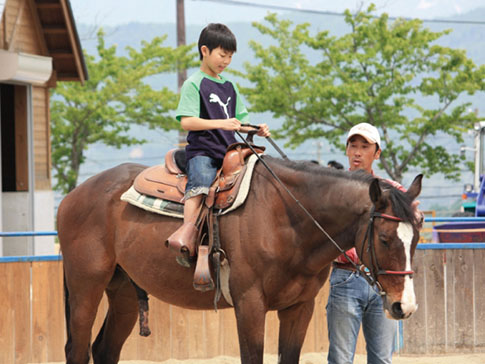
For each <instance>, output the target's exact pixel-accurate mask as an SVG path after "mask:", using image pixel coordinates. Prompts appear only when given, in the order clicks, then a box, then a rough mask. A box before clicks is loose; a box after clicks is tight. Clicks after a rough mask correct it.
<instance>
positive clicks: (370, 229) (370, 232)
mask: <svg viewBox="0 0 485 364" xmlns="http://www.w3.org/2000/svg"><path fill="white" fill-rule="evenodd" d="M242 125H243V126H249V127H252V128H255V129H259V126H257V125H251V124H242ZM235 132H236V134H237V135H238V136H239V137H240V138H241V139H242V140H243V142H244V143H245V144H246V145H247V146H248V148H249V149H250V150H251V152H253V154H255V155H256V157H257V158H258V160H259V161H260V162H261V163H262V164H263V165H264V166H265V168H266V169H267V170H268V172H269V173H270V174H271V175H272V176H273V177H274V179H275V180H276V181H277V182H278V183H279V184H280V185H281V186H282V187H283V188H284V190H285V191H286V192H287V193H288V195H290V197H291V198H292V199H293V200H294V201H295V202H296V204H297V205H298V206H299V207H300V208H301V209H302V210H303V212H304V213H305V214H306V215H307V216H308V217H309V218H310V220H311V221H312V222H313V223H314V225H315V226H316V227H317V228H318V229H319V230H320V231H321V232H322V233H323V234H324V235H325V236H326V237H327V238H328V239H329V240H330V241H331V242H332V244H333V245H334V246H335V248H337V250H338V251H339V252H340V253H341V254H342V255H343V256H344V257H345V258H346V259H347V261H348V262H350V263H351V264H352V265H353V267H354V268H355V269H356V270H357V271H358V272H359V271H361V269H360V267H359V265H357V264H356V263H355V262H354V261H353V260H351V259H350V258H349V256H348V255H347V254H346V253H345V251H344V250H343V249H342V248H341V247H340V245H338V243H337V242H336V241H335V240H334V239H333V238H332V237H331V236H330V235H329V234H328V233H327V231H326V230H325V229H324V228H323V227H322V226H321V225H320V224H319V223H318V221H317V220H316V219H315V218H314V217H313V216H312V214H311V213H310V212H309V211H308V210H307V209H306V208H305V206H303V205H302V203H301V202H300V201H299V200H298V199H297V198H296V197H295V195H293V193H292V192H291V191H290V190H289V189H288V187H286V185H285V184H284V183H283V181H281V179H280V178H279V177H278V176H277V175H276V174H275V173H274V171H273V170H272V169H271V167H270V166H269V165H268V164H267V163H266V162H265V161H264V160H263V158H261V157H260V156H259V154H258V153H257V152H256V151H255V150H254V148H253V146H252V145H251V143H250V142H248V140H246V139H245V138H244V137H243V136H242V135H241V133H240V132H239V131H237V130H236V131H235ZM266 139H268V140H269V141H270V142H271V144H272V145H273V146H276V144H275V143H274V142H273V140H272V139H271V138H270V137H267V138H266ZM276 150H277V151H278V153H280V155H281V156H282V157H283V158H284V159H288V157H287V156H286V155H285V154H284V153H283V152H282V151H281V149H280V148H278V147H277V146H276ZM376 217H379V218H383V219H387V220H393V221H397V222H399V221H402V219H401V218H399V217H396V216H392V215H388V214H383V213H380V212H375V207H374V206H373V207H372V211H371V217H370V220H369V225H368V226H367V231H366V234H365V236H364V241H363V242H362V250H363V249H364V244H365V240H368V241H369V248H370V254H371V263H372V265H373V266H374V267H372V270H370V272H369V274H368V273H367V272H364V274H362V277H364V278H365V280H366V281H367V282H368V283H369V284H370V285H371V286H374V285H375V286H376V287H377V288H378V290H379V294H380V295H381V296H385V295H386V292H385V291H384V290H383V289H382V286H381V284H380V283H379V282H378V281H377V277H378V276H379V275H384V274H386V275H410V276H412V275H413V274H414V271H392V270H383V269H380V268H379V264H378V262H377V255H376V252H375V247H374V219H375V218H376ZM367 237H369V239H367ZM369 248H368V249H367V251H369ZM362 253H363V251H362V252H361V256H363V255H362Z"/></svg>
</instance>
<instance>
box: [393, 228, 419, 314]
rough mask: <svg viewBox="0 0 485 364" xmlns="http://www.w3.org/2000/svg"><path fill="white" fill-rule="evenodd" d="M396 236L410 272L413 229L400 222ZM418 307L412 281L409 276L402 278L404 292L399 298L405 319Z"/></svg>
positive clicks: (407, 269)
mask: <svg viewBox="0 0 485 364" xmlns="http://www.w3.org/2000/svg"><path fill="white" fill-rule="evenodd" d="M397 236H398V237H399V239H401V241H402V242H403V244H404V253H405V255H406V267H405V268H404V269H405V270H406V271H410V270H411V244H412V242H413V237H414V233H413V227H412V226H411V224H409V223H405V222H400V223H399V225H398V227H397ZM417 308H418V306H417V305H416V296H415V295H414V285H413V279H412V278H411V277H410V276H409V275H405V276H404V290H403V292H402V297H401V310H402V312H403V314H404V316H405V317H407V316H409V315H410V314H412V313H413V312H414V311H416V309H417Z"/></svg>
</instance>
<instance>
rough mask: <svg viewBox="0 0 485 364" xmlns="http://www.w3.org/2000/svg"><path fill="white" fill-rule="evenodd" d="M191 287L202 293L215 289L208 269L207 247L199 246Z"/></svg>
mask: <svg viewBox="0 0 485 364" xmlns="http://www.w3.org/2000/svg"><path fill="white" fill-rule="evenodd" d="M193 285H194V288H195V289H196V290H198V291H202V292H205V291H210V290H213V289H214V287H215V286H214V281H213V280H212V277H211V272H210V269H209V247H208V246H207V245H200V246H199V254H198V257H197V265H196V267H195V273H194V282H193Z"/></svg>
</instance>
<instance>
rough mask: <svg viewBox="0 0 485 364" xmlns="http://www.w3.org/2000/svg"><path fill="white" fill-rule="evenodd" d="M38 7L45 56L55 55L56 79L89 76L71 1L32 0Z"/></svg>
mask: <svg viewBox="0 0 485 364" xmlns="http://www.w3.org/2000/svg"><path fill="white" fill-rule="evenodd" d="M29 1H30V2H31V5H32V8H33V9H34V10H37V19H36V20H35V21H36V22H38V24H37V25H38V27H39V28H40V30H41V31H42V33H43V35H44V40H45V41H44V42H42V43H43V46H44V47H45V51H46V55H48V56H49V57H52V62H53V68H54V70H55V72H56V75H57V77H56V78H57V81H80V82H81V83H84V81H85V80H87V79H88V70H87V68H86V63H85V60H84V55H83V52H82V48H81V42H80V40H79V35H78V33H77V29H76V24H75V21H74V16H73V13H72V8H71V4H70V2H69V0H29Z"/></svg>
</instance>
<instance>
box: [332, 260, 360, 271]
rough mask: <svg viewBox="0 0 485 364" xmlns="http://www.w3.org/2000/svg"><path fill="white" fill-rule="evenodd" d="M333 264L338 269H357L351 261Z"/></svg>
mask: <svg viewBox="0 0 485 364" xmlns="http://www.w3.org/2000/svg"><path fill="white" fill-rule="evenodd" d="M333 266H334V267H335V268H338V269H345V270H350V271H352V272H357V269H356V268H355V267H354V266H353V265H352V264H351V263H337V262H333Z"/></svg>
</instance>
